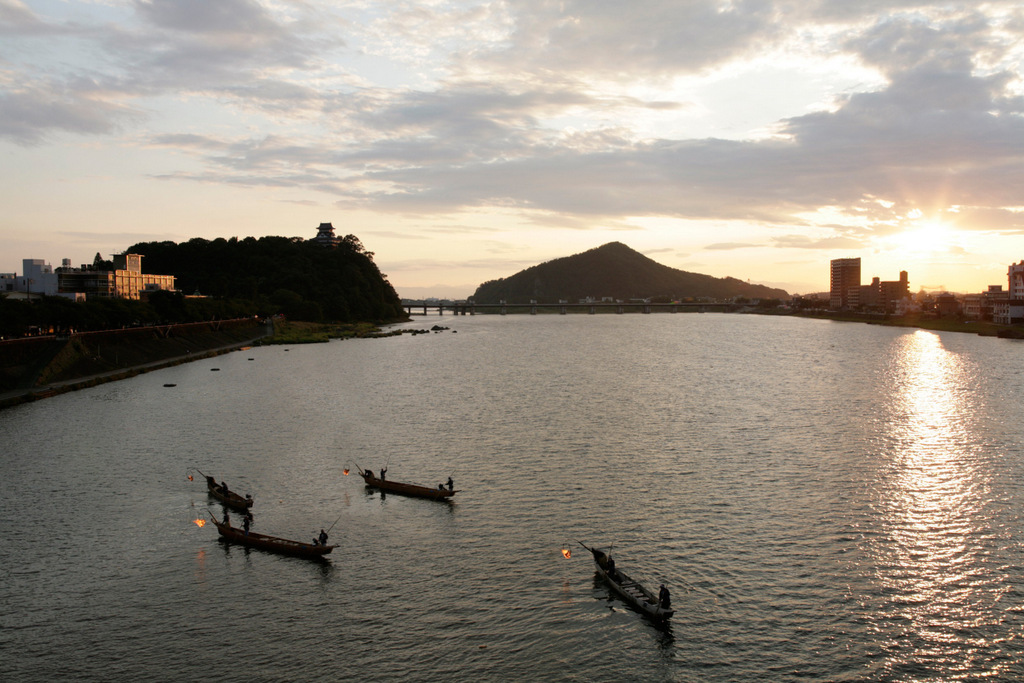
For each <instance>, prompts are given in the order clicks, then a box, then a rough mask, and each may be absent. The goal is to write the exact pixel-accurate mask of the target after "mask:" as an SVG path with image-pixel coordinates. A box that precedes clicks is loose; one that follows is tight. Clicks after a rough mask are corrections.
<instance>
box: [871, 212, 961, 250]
mask: <svg viewBox="0 0 1024 683" xmlns="http://www.w3.org/2000/svg"><path fill="white" fill-rule="evenodd" d="M910 219H911V220H910V221H909V222H908V225H907V226H906V228H905V229H904V230H901V231H900V232H898V233H895V234H893V235H891V236H890V237H889V239H888V240H887V241H889V242H890V244H891V245H892V246H893V248H894V249H897V250H898V251H901V252H904V253H911V254H934V253H936V252H941V251H947V250H948V249H950V247H952V246H953V243H954V242H955V240H956V231H955V230H953V228H952V227H950V226H949V224H947V223H944V222H943V221H941V220H936V219H931V218H925V217H923V216H910Z"/></svg>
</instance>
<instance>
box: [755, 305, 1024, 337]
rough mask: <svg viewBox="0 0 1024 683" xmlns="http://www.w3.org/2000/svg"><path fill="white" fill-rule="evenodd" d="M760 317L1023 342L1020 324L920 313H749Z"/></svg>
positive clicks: (1023, 335) (1023, 328)
mask: <svg viewBox="0 0 1024 683" xmlns="http://www.w3.org/2000/svg"><path fill="white" fill-rule="evenodd" d="M752 312H757V313H759V314H762V315H796V316H799V317H801V318H820V319H825V320H835V321H836V322H850V323H867V324H868V325H884V326H888V327H915V328H919V329H922V330H932V331H934V332H965V333H967V334H977V335H979V336H982V337H1000V338H1003V339H1024V327H1022V326H1021V325H997V324H996V323H992V322H984V321H980V320H954V319H951V318H933V317H929V316H924V315H921V314H911V315H905V316H879V315H871V314H861V313H839V312H826V313H805V312H786V313H776V312H768V311H752Z"/></svg>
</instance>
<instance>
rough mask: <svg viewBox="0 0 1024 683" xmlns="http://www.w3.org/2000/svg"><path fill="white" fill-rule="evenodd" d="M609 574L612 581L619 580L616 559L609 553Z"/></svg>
mask: <svg viewBox="0 0 1024 683" xmlns="http://www.w3.org/2000/svg"><path fill="white" fill-rule="evenodd" d="M607 557H608V576H609V578H611V580H612V581H618V580H619V577H618V576H617V575H616V574H615V560H613V559H612V556H611V555H608V556H607Z"/></svg>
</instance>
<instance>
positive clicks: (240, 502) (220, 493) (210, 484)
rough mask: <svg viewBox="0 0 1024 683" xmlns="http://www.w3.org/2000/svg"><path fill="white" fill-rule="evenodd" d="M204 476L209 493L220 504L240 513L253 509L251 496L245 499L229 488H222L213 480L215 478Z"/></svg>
mask: <svg viewBox="0 0 1024 683" xmlns="http://www.w3.org/2000/svg"><path fill="white" fill-rule="evenodd" d="M200 474H202V472H200ZM203 476H204V477H206V489H207V491H209V492H210V495H211V496H213V497H214V498H216V499H217V500H219V501H220V502H222V503H224V504H225V505H227V506H228V507H230V508H233V509H235V510H238V511H240V512H245V511H246V510H248V509H249V508H251V507H252V503H253V499H252V496H251V495H247V496H245V497H244V498H243V497H242V496H241V494H238V493H235V492H234V491H232V490H230V489H228V488H227V487H222V486H221V485H220V484H218V483H217V482H216V481H214V480H213V477H210V476H207V475H205V474H203Z"/></svg>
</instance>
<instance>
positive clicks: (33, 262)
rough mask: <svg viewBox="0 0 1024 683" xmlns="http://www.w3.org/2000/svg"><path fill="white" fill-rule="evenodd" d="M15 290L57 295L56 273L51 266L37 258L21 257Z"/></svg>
mask: <svg viewBox="0 0 1024 683" xmlns="http://www.w3.org/2000/svg"><path fill="white" fill-rule="evenodd" d="M15 291H18V292H26V293H28V295H29V296H30V297H31V296H32V295H33V294H45V295H47V296H56V295H57V274H56V273H54V272H53V266H51V265H50V264H49V263H47V262H46V261H44V260H43V259H37V258H25V259H21V277H19V278H17V281H16V284H15Z"/></svg>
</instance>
